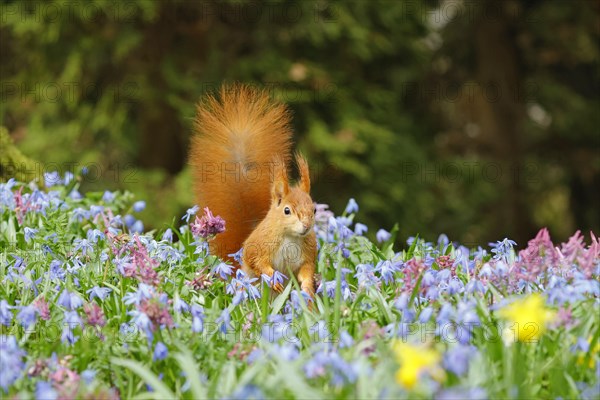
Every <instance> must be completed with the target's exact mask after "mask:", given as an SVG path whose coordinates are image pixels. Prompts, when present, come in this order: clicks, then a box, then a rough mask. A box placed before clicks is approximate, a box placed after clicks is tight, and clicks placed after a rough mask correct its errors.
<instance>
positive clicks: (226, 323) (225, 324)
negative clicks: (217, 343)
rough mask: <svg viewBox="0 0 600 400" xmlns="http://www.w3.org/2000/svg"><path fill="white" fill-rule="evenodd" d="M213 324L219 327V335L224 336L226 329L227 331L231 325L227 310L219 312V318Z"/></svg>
mask: <svg viewBox="0 0 600 400" xmlns="http://www.w3.org/2000/svg"><path fill="white" fill-rule="evenodd" d="M215 322H216V323H217V324H218V325H219V330H220V331H221V333H222V334H226V333H227V329H229V328H230V325H231V318H230V316H229V310H228V309H227V308H226V309H224V310H223V311H222V312H221V315H220V316H219V318H217V319H216V321H215Z"/></svg>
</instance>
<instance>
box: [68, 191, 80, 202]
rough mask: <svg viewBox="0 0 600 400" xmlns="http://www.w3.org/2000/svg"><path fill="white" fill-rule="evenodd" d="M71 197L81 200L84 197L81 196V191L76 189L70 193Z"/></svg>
mask: <svg viewBox="0 0 600 400" xmlns="http://www.w3.org/2000/svg"><path fill="white" fill-rule="evenodd" d="M69 197H70V198H72V199H73V200H81V199H82V198H83V196H81V193H79V192H78V191H77V190H76V189H73V190H72V191H71V193H69Z"/></svg>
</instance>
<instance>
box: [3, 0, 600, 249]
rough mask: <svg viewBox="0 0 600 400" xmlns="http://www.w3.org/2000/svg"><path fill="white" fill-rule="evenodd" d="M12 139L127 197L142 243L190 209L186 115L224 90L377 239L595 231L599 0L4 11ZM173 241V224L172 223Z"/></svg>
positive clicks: (520, 238) (43, 166) (95, 186)
mask: <svg viewBox="0 0 600 400" xmlns="http://www.w3.org/2000/svg"><path fill="white" fill-rule="evenodd" d="M1 11H2V14H1V16H0V19H1V27H0V34H1V38H0V51H1V57H0V73H1V78H2V84H1V92H0V95H1V96H2V100H1V107H2V108H1V110H0V111H1V112H0V126H2V127H4V132H5V133H3V139H2V142H3V153H4V155H3V169H2V171H1V172H2V174H3V176H2V178H3V179H6V178H7V177H8V175H10V174H11V173H12V172H14V168H12V167H10V166H8V164H7V163H10V161H7V157H8V156H7V154H8V151H5V150H6V149H8V141H9V138H8V136H7V135H6V132H8V135H9V136H10V138H11V139H12V141H14V143H15V145H16V147H17V148H18V149H19V150H20V151H21V152H22V153H23V154H24V155H26V156H27V157H29V158H30V159H31V160H35V162H33V163H34V164H32V165H35V166H36V167H35V168H34V169H33V170H32V169H30V170H29V172H30V173H31V172H32V171H33V172H32V173H33V175H35V176H38V177H39V171H40V170H43V171H50V170H53V169H56V170H59V171H61V172H65V171H67V170H73V169H75V170H77V169H79V168H81V167H82V166H88V167H89V168H88V169H89V174H88V178H86V180H85V181H84V182H83V184H82V187H81V190H82V191H92V190H93V191H96V190H102V191H103V190H104V189H112V190H116V189H119V190H125V189H127V190H130V191H133V192H134V193H135V194H136V196H137V197H138V198H141V199H144V200H146V201H147V204H148V206H147V208H146V210H145V211H144V212H143V213H142V214H141V218H142V220H143V221H144V222H145V223H146V228H162V227H164V224H165V223H172V222H173V220H174V218H177V221H178V220H179V217H178V216H181V215H182V214H183V213H184V211H185V209H186V208H188V207H190V206H191V205H192V204H193V198H192V195H191V193H192V191H191V190H190V184H191V183H190V173H189V168H188V166H187V159H186V157H187V148H188V143H189V139H190V134H191V125H192V120H193V117H194V113H195V104H196V103H197V101H198V99H199V98H200V97H201V96H202V95H203V94H204V93H206V92H211V91H213V90H215V89H216V88H218V87H219V86H220V85H221V83H222V82H235V81H239V82H245V83H250V84H253V85H257V86H260V87H265V88H267V89H268V90H269V91H270V92H271V93H272V95H273V96H274V97H275V98H277V99H279V100H281V101H283V102H285V103H287V104H288V105H289V106H290V108H291V109H292V111H293V114H294V129H295V132H296V136H295V137H296V143H297V147H298V149H300V150H301V151H302V152H303V153H304V154H306V155H307V157H308V158H309V160H310V161H311V165H312V167H313V173H314V178H313V179H314V183H315V186H314V195H313V197H314V198H315V200H317V201H318V202H322V203H328V204H330V206H331V208H332V209H333V210H334V211H335V212H336V213H341V212H342V211H343V210H344V207H345V205H346V203H347V201H348V199H349V198H351V197H354V198H356V200H357V201H358V203H359V205H360V206H361V210H360V213H359V216H358V219H359V220H360V221H361V222H366V223H367V224H368V226H369V228H370V232H369V234H371V235H373V234H374V233H375V232H376V231H377V229H379V228H380V227H383V228H386V229H390V228H391V227H392V225H393V224H394V222H398V223H399V227H400V234H399V239H400V240H402V241H404V240H405V239H406V237H407V236H410V235H414V234H416V233H419V234H420V235H421V236H422V237H426V238H427V239H429V240H435V239H436V238H437V235H438V234H440V233H446V234H448V236H449V237H450V238H451V239H453V240H460V241H461V242H463V243H465V244H470V245H476V244H481V245H485V244H486V243H487V241H490V240H499V239H502V238H504V237H509V238H512V239H515V240H516V241H517V243H518V244H519V246H523V245H525V244H526V241H527V240H528V239H530V238H532V237H533V235H534V234H535V232H536V231H537V229H539V227H542V226H548V227H549V229H550V231H551V234H552V235H553V236H554V237H555V238H556V239H560V240H562V239H565V238H566V237H567V236H568V235H570V234H571V233H573V232H574V231H575V230H576V229H582V230H583V231H584V233H585V234H586V235H587V233H588V232H589V230H590V229H592V230H594V231H595V233H596V234H598V233H600V229H599V228H600V207H599V206H598V204H599V203H600V202H599V199H600V192H599V191H600V99H599V93H600V68H599V37H600V2H598V1H587V0H584V1H581V0H579V1H567V0H558V1H548V0H537V1H536V0H530V1H525V0H503V1H496V0H489V1H486V0H477V1H471V0H463V1H442V0H440V1H433V0H432V1H425V0H424V1H415V0H407V1H400V0H398V1H396V0H392V1H366V0H365V1H344V2H332V1H331V2H330V1H304V0H289V1H240V0H233V1H231V0H230V1H222V2H213V1H202V0H200V1H189V0H188V1H177V0H171V1H158V0H156V1H153V0H125V1H122V2H113V1H99V0H92V1H89V2H73V1H68V2H62V1H40V2H37V1H33V2H30V1H22V2H11V1H3V2H2V3H1ZM177 223H178V222H177Z"/></svg>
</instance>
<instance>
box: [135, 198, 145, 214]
mask: <svg viewBox="0 0 600 400" xmlns="http://www.w3.org/2000/svg"><path fill="white" fill-rule="evenodd" d="M144 208H146V202H145V201H143V200H139V201H136V202H135V203H133V211H135V212H142V211H144Z"/></svg>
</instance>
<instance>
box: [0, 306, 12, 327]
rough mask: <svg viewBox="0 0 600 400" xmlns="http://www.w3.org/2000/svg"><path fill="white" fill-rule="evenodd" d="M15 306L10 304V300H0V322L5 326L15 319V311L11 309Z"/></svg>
mask: <svg viewBox="0 0 600 400" xmlns="http://www.w3.org/2000/svg"><path fill="white" fill-rule="evenodd" d="M11 308H13V307H11V306H9V305H8V302H7V301H6V300H4V299H2V300H1V301H0V324H2V325H4V326H10V324H11V323H12V319H13V313H12V311H10V309H11Z"/></svg>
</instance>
